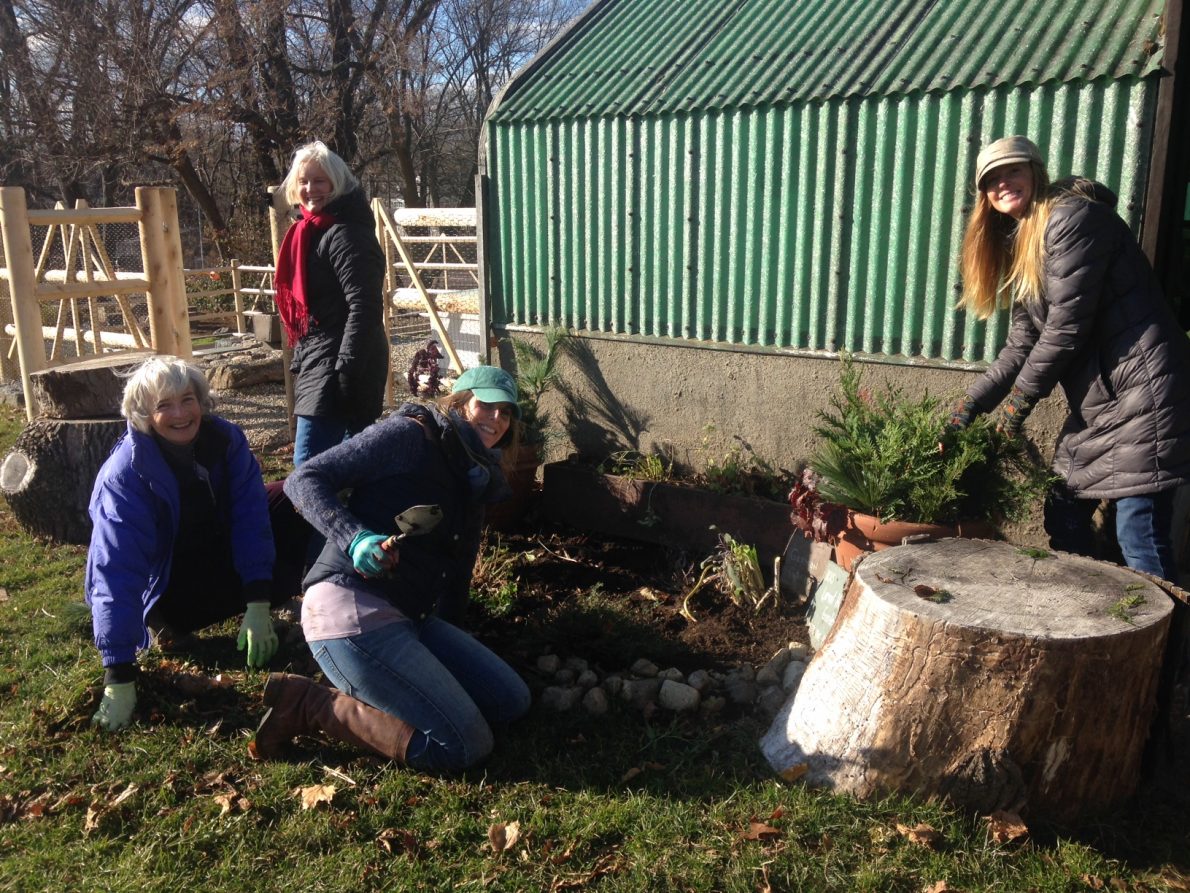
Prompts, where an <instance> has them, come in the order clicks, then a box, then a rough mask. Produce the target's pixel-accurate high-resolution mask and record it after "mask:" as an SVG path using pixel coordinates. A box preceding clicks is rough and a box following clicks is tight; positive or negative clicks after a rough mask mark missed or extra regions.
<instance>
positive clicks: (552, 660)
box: [537, 654, 562, 675]
mask: <svg viewBox="0 0 1190 893" xmlns="http://www.w3.org/2000/svg"><path fill="white" fill-rule="evenodd" d="M560 666H562V661H561V659H560V658H559V657H558V655H556V654H543V655H541V657H539V658H537V669H539V670H541V672H543V673H550V674H551V675H552V674H554V673H556V672H558V668H559V667H560Z"/></svg>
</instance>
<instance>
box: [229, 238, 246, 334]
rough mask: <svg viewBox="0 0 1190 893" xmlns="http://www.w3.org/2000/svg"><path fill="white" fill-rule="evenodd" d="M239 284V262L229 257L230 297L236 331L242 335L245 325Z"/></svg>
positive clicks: (242, 298) (242, 299)
mask: <svg viewBox="0 0 1190 893" xmlns="http://www.w3.org/2000/svg"><path fill="white" fill-rule="evenodd" d="M240 285H241V282H240V262H239V260H237V259H236V258H234V257H233V258H232V259H231V297H232V300H233V301H234V302H235V308H236V332H238V333H239V334H241V335H243V334H244V331H245V329H246V326H245V325H244V295H243V294H242V293H241V292H240Z"/></svg>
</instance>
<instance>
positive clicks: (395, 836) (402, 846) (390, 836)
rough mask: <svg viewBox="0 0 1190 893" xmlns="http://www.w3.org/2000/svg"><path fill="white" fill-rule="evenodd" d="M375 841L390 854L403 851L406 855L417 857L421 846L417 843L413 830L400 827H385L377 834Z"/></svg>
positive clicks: (395, 854)
mask: <svg viewBox="0 0 1190 893" xmlns="http://www.w3.org/2000/svg"><path fill="white" fill-rule="evenodd" d="M376 843H377V844H379V845H380V848H381V849H382V850H384V851H385V852H386V853H388V854H389V855H390V856H397V855H400V854H401V853H405V854H406V855H408V856H411V857H413V858H417V855H418V853H419V852H420V850H421V847H419V846H418V844H417V838H416V837H414V836H413V832H412V831H406V830H405V829H402V828H385V829H384V830H383V831H381V832H380V834H379V835H377V837H376Z"/></svg>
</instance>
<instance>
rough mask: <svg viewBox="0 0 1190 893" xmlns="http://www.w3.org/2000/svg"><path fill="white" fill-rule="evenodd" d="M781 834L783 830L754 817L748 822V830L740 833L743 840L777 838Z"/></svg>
mask: <svg viewBox="0 0 1190 893" xmlns="http://www.w3.org/2000/svg"><path fill="white" fill-rule="evenodd" d="M780 836H781V830H780V829H779V828H774V827H773V826H772V825H766V824H765V823H764V822H761V821H757V819H756V818H755V817H753V818H752V819H751V820H750V821H749V822H748V830H747V831H745V832H743V833H742V834H741V835H740V838H741V839H743V840H777V839H778V838H779V837H780Z"/></svg>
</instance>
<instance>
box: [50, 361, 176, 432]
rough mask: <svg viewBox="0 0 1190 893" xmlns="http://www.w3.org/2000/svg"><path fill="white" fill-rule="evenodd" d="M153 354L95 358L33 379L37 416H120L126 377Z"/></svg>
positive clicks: (57, 417)
mask: <svg viewBox="0 0 1190 893" xmlns="http://www.w3.org/2000/svg"><path fill="white" fill-rule="evenodd" d="M150 356H152V353H149V352H140V353H121V354H110V355H105V356H100V357H94V358H92V359H89V360H82V361H80V362H77V363H71V364H69V365H67V366H56V367H54V368H53V369H42V370H40V371H38V372H34V373H32V374H31V375H30V376H29V382H30V385H31V386H32V390H33V397H34V399H35V400H36V401H37V414H38V416H42V417H45V418H50V419H95V418H103V417H108V418H111V417H114V416H118V415H119V414H120V402H121V400H122V399H123V396H124V383H125V377H124V376H126V375H127V374H128V373H130V372H132V371H133V370H134V369H135V368H136V367H137V366H139V365H140V364H141V363H143V362H144V361H145V360H146V359H147V358H148V357H150Z"/></svg>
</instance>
